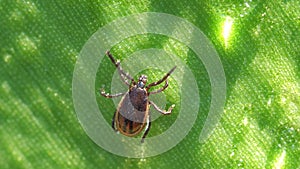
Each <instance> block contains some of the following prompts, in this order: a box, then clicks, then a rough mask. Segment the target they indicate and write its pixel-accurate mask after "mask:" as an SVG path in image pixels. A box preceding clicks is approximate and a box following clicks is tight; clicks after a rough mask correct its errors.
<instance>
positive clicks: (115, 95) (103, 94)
mask: <svg viewBox="0 0 300 169" xmlns="http://www.w3.org/2000/svg"><path fill="white" fill-rule="evenodd" d="M100 94H101V95H102V96H104V97H106V98H113V97H119V96H123V95H124V94H125V93H117V94H109V93H105V91H104V89H101V92H100Z"/></svg>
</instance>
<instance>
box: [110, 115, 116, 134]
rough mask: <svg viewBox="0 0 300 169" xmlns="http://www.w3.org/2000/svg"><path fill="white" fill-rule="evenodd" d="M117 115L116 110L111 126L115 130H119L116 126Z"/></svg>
mask: <svg viewBox="0 0 300 169" xmlns="http://www.w3.org/2000/svg"><path fill="white" fill-rule="evenodd" d="M115 117H116V112H115V113H114V116H113V118H112V120H111V127H112V128H113V129H114V131H117V130H116V127H115Z"/></svg>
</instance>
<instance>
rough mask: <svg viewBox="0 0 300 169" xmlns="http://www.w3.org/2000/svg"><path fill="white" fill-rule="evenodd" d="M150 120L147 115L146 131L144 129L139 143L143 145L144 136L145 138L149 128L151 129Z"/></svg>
mask: <svg viewBox="0 0 300 169" xmlns="http://www.w3.org/2000/svg"><path fill="white" fill-rule="evenodd" d="M150 120H151V119H150V115H148V117H147V124H146V129H145V132H144V134H143V137H142V140H141V143H144V141H145V138H146V136H147V134H148V132H149V130H150V128H151V121H150Z"/></svg>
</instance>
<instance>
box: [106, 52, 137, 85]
mask: <svg viewBox="0 0 300 169" xmlns="http://www.w3.org/2000/svg"><path fill="white" fill-rule="evenodd" d="M106 55H107V56H108V57H109V58H110V60H111V62H112V63H113V64H114V65H115V66H116V67H117V69H118V72H119V75H120V76H121V80H122V81H123V82H124V83H125V84H126V85H128V86H130V83H129V82H128V81H127V79H128V80H130V81H131V83H133V84H135V82H134V79H133V78H132V77H131V76H130V75H129V74H128V73H125V72H124V70H123V69H122V67H121V64H120V61H116V60H115V58H114V57H113V55H112V54H111V53H110V52H109V51H106Z"/></svg>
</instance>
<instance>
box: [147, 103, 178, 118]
mask: <svg viewBox="0 0 300 169" xmlns="http://www.w3.org/2000/svg"><path fill="white" fill-rule="evenodd" d="M149 104H151V105H152V106H153V107H154V108H155V110H157V111H158V112H160V113H161V114H163V115H168V114H171V113H172V110H173V108H174V107H175V104H173V105H172V106H171V107H169V109H168V111H165V110H162V109H160V108H159V107H158V106H157V105H156V104H155V103H153V102H152V101H149Z"/></svg>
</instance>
